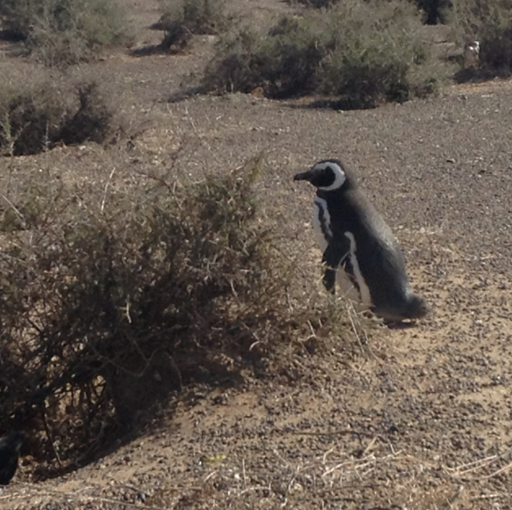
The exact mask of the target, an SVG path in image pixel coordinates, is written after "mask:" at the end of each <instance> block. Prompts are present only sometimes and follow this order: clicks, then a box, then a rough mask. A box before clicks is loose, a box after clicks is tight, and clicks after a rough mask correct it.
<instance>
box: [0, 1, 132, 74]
mask: <svg viewBox="0 0 512 510" xmlns="http://www.w3.org/2000/svg"><path fill="white" fill-rule="evenodd" d="M0 16H2V17H3V18H4V24H5V26H6V27H7V28H8V29H9V32H10V33H11V34H13V35H16V38H17V39H20V40H22V41H23V44H24V45H25V47H26V50H27V52H29V53H30V54H31V55H32V56H33V58H34V59H36V60H38V61H41V62H43V63H44V64H45V65H47V66H50V67H66V66H68V65H71V64H76V63H78V62H81V61H84V60H88V59H91V58H93V57H94V56H96V55H97V53H98V52H99V51H100V50H101V48H104V47H105V46H109V45H114V44H119V43H123V42H124V41H126V37H127V33H126V27H125V22H124V13H123V9H122V7H121V4H120V3H118V2H117V1H116V0H108V1H104V0H57V1H54V0H25V1H21V2H20V1H18V0H3V1H2V2H1V3H0Z"/></svg>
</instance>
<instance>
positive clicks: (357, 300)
mask: <svg viewBox="0 0 512 510" xmlns="http://www.w3.org/2000/svg"><path fill="white" fill-rule="evenodd" d="M330 223H331V217H330V215H329V211H328V210H327V202H326V201H325V200H324V199H323V198H319V197H316V198H315V202H314V214H313V228H314V231H315V234H316V237H317V240H318V245H319V246H320V250H322V253H324V252H325V250H326V249H327V246H328V244H329V240H330V239H331V238H332V231H331V225H330ZM344 235H345V236H346V237H347V238H348V239H349V241H350V249H349V252H348V253H347V254H346V256H345V257H344V258H343V260H342V262H341V264H340V266H339V268H338V270H337V272H336V282H337V284H338V287H339V288H340V290H341V292H342V293H343V295H344V296H345V297H346V298H347V299H349V300H350V301H352V303H353V305H354V308H355V309H356V310H357V311H364V310H368V309H369V308H370V307H371V306H372V300H371V295H370V289H369V288H368V285H367V284H366V282H365V280H364V278H363V275H362V273H361V270H360V267H359V263H358V261H357V257H356V251H357V246H356V241H355V238H354V235H353V234H352V233H351V232H345V234H344ZM347 258H350V263H351V265H352V268H353V270H354V276H355V278H356V281H357V284H358V285H359V289H358V288H357V287H356V286H355V285H354V283H353V281H352V279H351V278H350V276H349V275H348V274H347V273H346V271H345V263H346V261H347Z"/></svg>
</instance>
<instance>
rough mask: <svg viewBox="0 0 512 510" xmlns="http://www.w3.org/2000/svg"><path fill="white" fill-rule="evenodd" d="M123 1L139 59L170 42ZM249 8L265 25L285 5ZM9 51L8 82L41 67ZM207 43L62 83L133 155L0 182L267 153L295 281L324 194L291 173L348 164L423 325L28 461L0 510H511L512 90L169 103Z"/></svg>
mask: <svg viewBox="0 0 512 510" xmlns="http://www.w3.org/2000/svg"><path fill="white" fill-rule="evenodd" d="M126 3H127V4H129V5H128V7H129V9H130V13H131V14H130V19H131V22H132V24H133V27H134V31H135V34H136V37H135V38H136V41H135V43H134V44H135V46H144V45H149V44H156V43H158V42H159V37H160V35H161V33H159V32H155V31H150V30H147V27H148V26H149V25H150V24H151V23H154V22H156V21H157V20H158V18H159V12H158V9H157V4H156V2H154V3H153V2H149V1H148V2H145V1H142V0H141V1H135V0H130V2H128V1H127V2H126ZM238 8H240V9H246V11H247V13H251V15H253V16H255V17H256V18H255V19H258V20H261V19H264V18H265V17H266V16H271V15H273V12H274V10H278V11H281V10H285V9H287V8H288V6H287V4H281V3H278V2H277V0H265V2H259V1H256V0H245V1H244V2H240V4H239V6H238ZM248 15H249V14H248ZM10 44H11V43H2V46H1V48H0V72H11V71H12V70H13V69H18V70H19V69H25V70H28V69H30V66H33V65H34V64H33V63H31V62H30V61H25V60H24V59H21V58H20V57H17V56H16V55H15V54H13V49H12V46H10ZM212 45H213V42H212V38H211V37H209V36H204V37H197V38H196V40H194V43H193V45H192V47H191V48H190V49H189V50H187V51H186V52H185V53H184V54H180V55H158V54H155V55H149V56H144V57H134V56H130V55H129V54H128V53H127V52H123V51H119V50H116V51H115V52H112V54H111V55H109V56H108V58H105V59H102V60H101V61H99V62H96V63H93V64H88V65H87V66H85V65H84V66H82V68H81V69H78V70H76V71H70V72H76V73H77V74H79V73H84V74H87V75H90V76H95V77H97V78H98V80H101V81H102V83H107V84H108V88H109V90H111V92H112V93H113V94H114V95H115V97H116V98H117V99H116V101H117V102H118V109H119V113H120V115H123V116H124V117H125V118H126V119H127V120H128V122H129V125H130V130H131V131H130V132H131V133H132V134H131V138H130V140H129V143H128V142H127V140H121V141H120V142H119V143H118V144H116V145H113V146H108V147H105V148H102V147H100V146H98V145H95V144H92V143H90V144H89V143H88V144H84V145H82V146H74V147H72V146H69V147H67V146H61V147H57V148H55V149H53V150H51V151H49V152H47V153H44V154H40V155H37V156H20V157H17V158H15V161H14V162H12V161H10V160H8V158H5V161H4V162H2V161H0V169H1V171H2V173H4V176H5V173H6V169H7V167H8V165H11V166H9V168H10V170H9V171H10V172H11V174H12V175H11V179H12V180H13V182H14V181H15V179H16V176H17V175H22V174H23V173H24V172H33V171H36V169H38V168H51V175H52V176H58V178H60V179H62V180H63V181H77V182H80V180H81V179H86V178H87V179H93V180H95V181H96V182H97V183H98V188H99V189H103V188H104V186H105V183H106V182H107V181H108V180H109V175H111V172H112V168H113V165H117V166H116V168H118V170H119V171H118V175H119V178H122V176H123V175H127V174H128V173H130V172H132V173H133V174H134V175H136V173H137V172H142V171H146V170H147V169H154V171H155V172H158V173H160V174H161V175H167V177H169V178H172V172H173V171H174V170H173V169H174V168H175V167H176V165H175V162H176V160H177V161H178V163H179V168H180V169H181V170H182V171H185V172H187V174H188V176H189V178H190V179H191V180H194V179H199V178H200V176H201V172H202V171H204V170H208V171H217V172H222V171H223V170H224V169H232V168H235V167H237V166H239V165H241V164H243V163H244V161H246V160H247V159H248V158H251V157H254V156H255V155H257V154H259V153H263V155H264V158H265V162H266V165H265V171H264V175H263V176H262V179H261V181H260V182H259V184H258V186H259V187H260V188H261V191H262V192H263V195H264V196H265V214H266V217H267V218H268V219H269V221H271V223H272V225H273V228H274V229H275V232H276V234H277V235H278V237H279V238H280V239H281V241H282V243H283V252H285V253H288V254H290V256H291V257H296V260H297V267H296V271H297V272H299V273H300V274H301V275H302V277H303V278H305V279H312V278H313V279H315V278H316V279H319V276H320V266H319V264H320V258H321V255H320V252H319V251H318V249H317V248H316V246H315V244H314V236H313V231H312V226H311V213H312V198H313V194H314V190H313V188H312V187H311V186H307V185H306V184H303V183H294V182H293V180H292V177H293V174H294V173H295V172H296V171H303V170H305V169H306V168H308V167H309V166H311V165H312V164H313V163H315V162H316V161H318V160H320V159H325V158H330V157H342V158H343V159H344V160H345V161H346V162H347V163H348V164H349V165H350V166H351V167H352V168H353V169H354V171H355V172H356V173H357V175H358V177H359V179H360V181H361V184H362V186H363V187H364V189H365V190H366V192H367V194H368V196H369V197H370V198H371V199H372V200H373V201H374V203H375V205H376V207H377V208H378V210H379V211H380V212H381V213H382V215H383V216H384V217H385V219H386V220H387V221H388V223H389V224H390V226H391V227H392V229H393V231H394V232H395V234H396V236H397V238H398V239H399V241H400V243H401V245H402V247H403V250H404V253H405V256H406V260H407V266H408V269H409V271H410V275H411V281H412V285H413V287H414V289H415V290H417V292H418V293H421V294H422V295H424V296H426V298H427V299H428V301H429V302H430V303H431V304H432V308H433V311H432V314H431V316H429V317H428V318H427V319H425V320H422V321H419V322H418V323H417V324H415V325H414V326H413V327H407V328H397V329H389V328H386V327H384V326H379V327H377V329H376V330H375V331H372V332H371V334H370V335H369V338H368V339H367V340H366V339H361V344H360V345H359V346H354V345H351V346H347V345H344V343H343V340H342V338H341V336H340V342H339V344H337V345H329V348H324V349H322V348H319V349H317V350H315V351H314V352H308V351H307V350H304V352H303V353H297V352H296V350H292V349H290V355H289V358H288V359H287V362H286V364H285V365H284V366H282V367H281V368H280V369H277V368H276V370H275V374H267V376H265V377H262V378H257V377H255V376H254V375H253V374H252V373H250V371H248V372H247V373H243V374H241V377H240V382H239V383H238V384H236V385H234V386H231V387H226V388H224V387H220V388H219V387H211V386H208V385H204V384H203V385H201V384H197V385H193V386H189V387H185V388H184V390H183V392H182V393H181V394H179V395H176V396H175V397H174V398H173V400H172V402H171V403H170V404H169V407H168V409H167V410H166V411H165V412H164V413H163V416H160V417H159V419H158V420H155V423H153V424H151V425H148V426H147V427H146V428H145V429H144V430H143V431H139V432H138V433H137V434H135V435H134V436H133V437H129V438H127V439H126V440H124V441H122V442H121V441H120V442H119V443H118V444H114V445H112V448H111V451H110V452H108V453H106V454H105V455H104V456H103V457H102V458H100V459H99V460H97V461H96V462H94V463H92V464H89V465H87V466H85V467H83V468H81V469H78V470H76V471H73V472H70V473H68V474H65V475H62V476H60V477H56V478H51V479H45V480H39V479H38V478H37V477H36V476H35V475H34V471H35V468H34V465H33V462H34V461H33V459H31V458H30V456H27V457H24V458H22V459H21V465H20V469H19V470H18V472H17V474H16V476H15V478H14V479H13V481H12V483H11V484H10V485H9V486H8V487H6V488H4V489H0V508H2V509H5V510H14V509H19V510H22V509H23V510H25V509H26V510H30V509H41V510H43V509H44V510H60V509H79V508H84V509H90V510H96V509H130V508H141V509H148V510H163V509H169V510H171V509H175V510H185V509H206V508H208V509H214V508H215V509H222V510H224V509H235V510H238V509H242V508H244V509H245V508H248V509H278V508H289V509H304V510H306V509H307V510H310V509H350V510H352V509H353V510H356V509H357V510H388V509H389V510H391V509H403V510H405V509H408V510H415V509H418V510H420V509H421V510H426V509H459V510H460V509H495V510H504V509H509V508H512V473H511V471H512V393H511V384H512V237H511V230H512V198H511V197H512V122H511V119H512V81H506V80H493V81H490V82H485V83H469V84H465V85H449V86H447V87H446V88H445V89H444V90H443V92H442V94H441V95H440V96H437V97H433V98H430V99H428V100H415V101H411V102H407V103H405V104H402V105H398V104H390V105H387V106H383V107H380V108H377V109H373V110H364V111H335V110H331V109H320V108H308V107H307V103H306V102H305V101H304V100H301V101H297V100H290V101H270V100H267V99H264V98H261V97H258V95H243V94H233V95H226V96H222V97H218V96H194V97H191V98H189V99H185V100H182V101H178V102H169V101H168V99H169V98H170V97H171V96H172V95H173V94H174V93H176V92H177V91H178V90H179V88H180V86H181V85H182V84H183V83H187V81H188V80H189V77H190V74H191V73H192V74H193V73H199V72H200V71H201V69H202V68H203V66H204V65H205V63H206V62H207V60H208V56H209V55H210V54H211V52H212ZM110 162H111V163H110ZM119 165H122V168H121V167H119ZM86 170H87V171H86ZM4 182H5V181H4ZM319 285H321V284H320V283H319ZM319 341H320V342H321V338H320V339H319Z"/></svg>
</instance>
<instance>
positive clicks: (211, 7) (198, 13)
mask: <svg viewBox="0 0 512 510" xmlns="http://www.w3.org/2000/svg"><path fill="white" fill-rule="evenodd" d="M160 10H161V11H162V16H161V18H160V20H159V21H158V22H157V23H155V24H154V25H152V26H151V28H152V29H153V30H163V31H164V34H165V35H164V39H163V41H162V42H161V44H159V45H158V46H157V47H155V48H153V50H154V51H169V52H175V51H178V50H180V49H183V48H185V47H186V46H187V45H188V43H189V42H190V39H191V37H192V35H194V34H198V35H217V34H219V33H220V32H223V31H224V30H226V29H227V27H228V26H229V24H230V22H231V20H230V17H229V15H228V14H227V13H226V12H225V6H224V2H223V0H181V1H179V2H176V1H175V0H160ZM145 52H146V53H147V52H148V49H147V48H146V49H143V50H139V51H136V53H140V54H144V53H145Z"/></svg>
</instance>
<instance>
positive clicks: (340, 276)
mask: <svg viewBox="0 0 512 510" xmlns="http://www.w3.org/2000/svg"><path fill="white" fill-rule="evenodd" d="M294 180H296V181H300V180H304V181H309V182H310V183H311V184H313V186H315V187H316V188H317V193H316V198H315V202H314V204H315V211H314V217H313V225H314V227H315V231H316V233H317V235H318V238H319V241H320V248H321V250H322V252H323V258H322V262H323V263H324V265H325V273H324V277H323V281H324V285H325V287H326V288H327V289H328V290H329V291H330V292H333V293H334V288H335V282H336V280H337V281H338V284H339V285H340V286H341V289H342V291H343V292H344V294H345V295H346V296H347V297H348V298H349V299H350V300H351V301H353V302H354V303H355V304H357V305H359V306H357V309H359V310H364V309H366V310H368V309H370V310H371V311H372V312H373V313H374V314H375V315H377V316H379V317H382V318H383V319H385V320H387V321H391V322H401V321H403V320H404V319H417V318H421V317H424V316H425V315H426V314H427V312H428V305H427V303H426V301H425V299H423V298H422V297H420V296H418V295H416V294H415V293H414V292H413V291H412V289H411V286H410V284H409V279H408V277H407V272H406V269H405V260H404V256H403V254H402V252H401V251H400V247H399V245H398V242H397V240H396V239H395V237H394V236H393V233H392V232H391V229H390V228H389V227H388V225H387V224H386V223H385V222H384V220H383V219H382V217H381V216H380V214H379V213H378V212H377V211H376V209H375V208H374V207H373V205H372V204H371V202H370V201H369V200H368V199H367V198H366V196H365V195H364V193H363V192H362V191H361V189H360V188H359V186H358V183H357V180H356V178H355V177H354V175H353V174H352V172H351V171H350V170H349V169H348V168H347V167H346V166H345V165H344V164H343V163H342V162H341V161H339V160H337V159H332V160H324V161H320V162H318V163H316V164H315V165H314V166H313V167H312V168H311V169H310V170H309V171H307V172H302V173H298V174H296V175H295V177H294ZM339 268H341V269H342V270H340V271H338V269H339Z"/></svg>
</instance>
